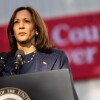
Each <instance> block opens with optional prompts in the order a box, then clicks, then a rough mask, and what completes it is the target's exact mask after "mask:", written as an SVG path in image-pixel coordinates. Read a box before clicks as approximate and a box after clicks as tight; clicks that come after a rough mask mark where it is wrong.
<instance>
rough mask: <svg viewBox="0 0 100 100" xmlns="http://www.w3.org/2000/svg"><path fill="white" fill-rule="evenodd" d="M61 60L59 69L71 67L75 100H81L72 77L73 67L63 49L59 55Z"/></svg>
mask: <svg viewBox="0 0 100 100" xmlns="http://www.w3.org/2000/svg"><path fill="white" fill-rule="evenodd" d="M58 59H59V61H60V66H59V69H65V68H68V69H69V73H70V77H71V82H72V88H73V93H74V99H75V100H79V99H78V96H77V93H76V91H75V87H74V82H73V77H72V72H71V68H70V66H69V62H68V57H67V56H66V54H65V53H64V52H63V51H62V52H61V54H59V57H58Z"/></svg>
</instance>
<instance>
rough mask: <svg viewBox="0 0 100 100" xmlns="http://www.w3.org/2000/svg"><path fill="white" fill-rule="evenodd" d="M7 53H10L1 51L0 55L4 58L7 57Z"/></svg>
mask: <svg viewBox="0 0 100 100" xmlns="http://www.w3.org/2000/svg"><path fill="white" fill-rule="evenodd" d="M7 55H8V54H7V53H6V52H1V53H0V57H3V58H7Z"/></svg>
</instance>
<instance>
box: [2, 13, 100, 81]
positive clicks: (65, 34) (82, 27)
mask: <svg viewBox="0 0 100 100" xmlns="http://www.w3.org/2000/svg"><path fill="white" fill-rule="evenodd" d="M45 22H46V25H47V27H48V31H49V36H50V38H51V40H52V41H53V42H54V43H55V44H56V46H57V48H58V49H62V50H64V51H65V53H66V55H67V56H68V58H69V62H70V66H71V69H72V73H73V76H74V79H75V80H79V79H86V78H94V77H100V63H99V57H100V52H99V50H100V13H94V14H87V15H77V16H71V17H62V18H61V17H60V18H55V19H48V20H45ZM0 34H1V35H0V52H2V51H6V52H7V51H8V50H9V44H8V40H7V35H6V26H1V27H0Z"/></svg>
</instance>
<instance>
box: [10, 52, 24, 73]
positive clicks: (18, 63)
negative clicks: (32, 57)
mask: <svg viewBox="0 0 100 100" xmlns="http://www.w3.org/2000/svg"><path fill="white" fill-rule="evenodd" d="M23 59H24V51H22V50H17V52H16V54H15V61H14V64H13V65H14V69H13V71H12V72H14V73H15V74H17V73H18V70H19V69H21V68H22V65H23Z"/></svg>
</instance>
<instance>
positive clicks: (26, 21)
mask: <svg viewBox="0 0 100 100" xmlns="http://www.w3.org/2000/svg"><path fill="white" fill-rule="evenodd" d="M23 22H24V23H30V22H31V21H30V20H27V19H25V20H24V21H23ZM16 23H20V21H14V24H16Z"/></svg>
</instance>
